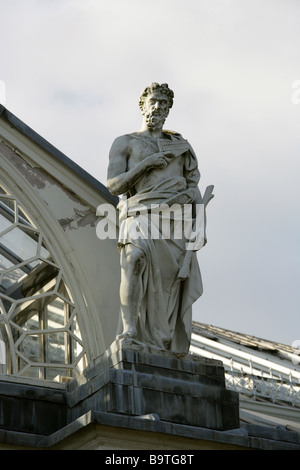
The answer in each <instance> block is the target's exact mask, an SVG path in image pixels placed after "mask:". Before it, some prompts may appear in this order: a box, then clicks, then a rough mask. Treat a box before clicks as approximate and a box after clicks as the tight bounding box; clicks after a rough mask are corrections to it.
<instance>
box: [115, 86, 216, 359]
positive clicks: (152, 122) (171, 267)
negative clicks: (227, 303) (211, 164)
mask: <svg viewBox="0 0 300 470" xmlns="http://www.w3.org/2000/svg"><path fill="white" fill-rule="evenodd" d="M139 104H140V108H141V112H142V116H143V121H142V127H141V129H140V130H139V131H138V132H133V133H132V134H126V135H123V136H121V137H118V138H117V139H115V141H114V143H113V145H112V147H111V151H110V156H109V167H108V181H107V186H108V189H109V190H110V192H111V193H112V194H114V195H126V198H124V199H125V200H126V206H125V203H124V200H121V201H120V203H119V206H118V208H119V213H120V233H121V234H122V237H120V238H119V241H118V247H119V251H120V264H121V285H120V304H121V305H120V308H121V320H122V326H121V329H120V335H119V336H118V337H119V338H131V339H132V340H134V341H137V342H140V343H142V344H145V345H148V346H152V347H156V348H159V349H163V350H170V351H175V352H181V353H187V352H188V350H189V346H190V339H191V328H192V304H193V303H194V302H195V300H196V299H197V298H199V297H200V296H201V294H202V280H201V275H200V269H199V265H198V261H197V255H196V251H188V252H187V250H186V246H187V242H190V241H191V240H188V239H187V238H186V237H182V238H180V239H177V238H176V237H175V236H174V231H172V222H171V231H170V237H169V238H168V239H165V238H164V237H163V235H162V234H161V235H162V236H161V237H157V238H155V239H153V238H152V237H151V227H150V225H149V224H147V223H143V222H141V219H140V220H137V213H138V209H139V207H141V206H142V207H143V208H146V210H149V211H150V210H151V206H153V205H157V204H159V205H164V204H165V205H166V206H167V207H170V206H172V205H173V204H177V205H180V206H182V207H183V206H184V205H187V204H190V205H193V207H194V206H196V205H197V204H204V207H205V206H206V204H207V202H208V201H209V200H210V199H211V197H213V196H212V189H211V190H210V191H208V193H206V197H205V199H203V198H202V197H201V194H200V191H199V188H198V183H199V179H200V173H199V169H198V162H197V158H196V155H195V153H194V151H193V149H192V147H191V146H190V144H189V143H188V141H186V140H185V139H183V138H182V136H181V135H180V134H178V133H176V132H171V131H165V130H163V125H164V122H165V119H166V118H167V116H168V113H169V110H170V108H171V106H172V104H173V92H172V91H171V90H170V89H169V88H168V85H166V84H162V85H159V84H156V83H154V84H151V85H150V86H149V87H147V88H146V89H145V90H144V92H143V93H142V96H141V98H140V103H139ZM210 188H212V187H210ZM160 217H161V218H163V214H161V215H160ZM143 220H147V219H146V218H145V219H143ZM205 220H206V218H205V217H204V219H203V224H204V227H202V228H203V233H204V234H205ZM173 222H174V221H173ZM137 224H138V226H139V230H140V231H141V233H142V237H140V238H137V237H132V236H131V235H130V234H131V233H133V230H132V226H133V225H134V227H136V226H137ZM173 228H174V227H173ZM124 234H126V236H125V237H124ZM204 238H205V235H204ZM205 242H206V240H203V243H202V244H200V245H201V246H202V245H204V244H205Z"/></svg>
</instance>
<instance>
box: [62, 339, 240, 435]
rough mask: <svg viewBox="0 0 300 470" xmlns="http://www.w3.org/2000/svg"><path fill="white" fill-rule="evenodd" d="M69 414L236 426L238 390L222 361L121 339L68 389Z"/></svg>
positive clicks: (213, 427) (221, 427)
mask: <svg viewBox="0 0 300 470" xmlns="http://www.w3.org/2000/svg"><path fill="white" fill-rule="evenodd" d="M67 403H68V407H69V410H70V411H69V412H70V413H71V416H70V419H72V420H73V419H76V418H78V417H79V416H80V415H82V414H83V413H86V412H88V411H90V410H93V411H105V412H108V413H109V412H112V413H121V414H125V415H130V416H143V415H151V416H152V418H153V419H155V418H156V419H160V420H164V421H169V422H174V423H179V424H185V425H192V426H198V427H204V428H210V429H217V430H226V429H234V428H238V427H239V401H238V394H237V393H235V392H232V391H229V390H227V389H226V388H225V378H224V368H223V365H222V362H221V361H216V360H212V359H206V358H201V357H198V356H194V355H191V354H188V355H181V354H176V353H171V352H166V351H161V350H158V349H155V348H149V347H146V346H143V345H141V344H138V343H135V342H133V341H132V340H128V339H126V340H125V339H122V340H120V341H116V342H114V343H113V344H112V345H111V347H110V348H109V349H108V350H107V351H106V352H105V353H104V354H103V355H102V356H101V357H99V358H98V359H97V360H96V361H94V364H92V365H91V366H90V367H89V368H88V369H86V370H85V372H84V374H83V375H81V376H79V377H78V378H77V379H74V380H72V381H71V382H69V384H68V388H67Z"/></svg>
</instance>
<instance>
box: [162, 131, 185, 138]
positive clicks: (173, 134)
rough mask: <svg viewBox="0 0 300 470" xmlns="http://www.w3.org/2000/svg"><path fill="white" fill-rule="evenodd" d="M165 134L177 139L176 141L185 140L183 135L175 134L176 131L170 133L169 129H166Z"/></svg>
mask: <svg viewBox="0 0 300 470" xmlns="http://www.w3.org/2000/svg"><path fill="white" fill-rule="evenodd" d="M163 134H165V135H166V136H168V135H169V136H170V137H175V138H176V139H178V140H184V138H183V137H182V135H181V134H179V132H175V131H170V130H168V129H164V130H163Z"/></svg>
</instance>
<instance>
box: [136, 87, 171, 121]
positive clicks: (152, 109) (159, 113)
mask: <svg viewBox="0 0 300 470" xmlns="http://www.w3.org/2000/svg"><path fill="white" fill-rule="evenodd" d="M142 112H143V116H144V118H145V120H146V124H147V126H148V127H149V128H150V129H161V128H162V126H163V125H164V122H165V120H166V118H167V116H168V114H169V100H168V98H167V97H166V95H164V94H163V93H161V92H160V91H159V90H157V91H153V92H152V93H150V94H149V95H148V96H147V98H146V99H145V101H144V106H143V111H142Z"/></svg>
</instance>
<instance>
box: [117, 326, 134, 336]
mask: <svg viewBox="0 0 300 470" xmlns="http://www.w3.org/2000/svg"><path fill="white" fill-rule="evenodd" d="M136 333H137V332H136V328H129V329H128V330H126V331H123V333H121V334H120V335H118V336H117V339H122V338H135V336H136Z"/></svg>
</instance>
